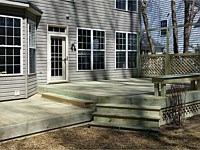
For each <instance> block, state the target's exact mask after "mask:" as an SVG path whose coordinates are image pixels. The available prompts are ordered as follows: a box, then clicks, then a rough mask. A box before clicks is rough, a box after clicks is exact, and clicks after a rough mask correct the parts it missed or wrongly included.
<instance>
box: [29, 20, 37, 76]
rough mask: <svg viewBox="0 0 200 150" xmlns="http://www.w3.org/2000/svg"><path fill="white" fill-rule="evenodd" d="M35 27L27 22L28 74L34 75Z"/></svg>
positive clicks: (30, 22)
mask: <svg viewBox="0 0 200 150" xmlns="http://www.w3.org/2000/svg"><path fill="white" fill-rule="evenodd" d="M35 51H36V25H35V23H33V22H32V21H29V74H32V73H36V54H35Z"/></svg>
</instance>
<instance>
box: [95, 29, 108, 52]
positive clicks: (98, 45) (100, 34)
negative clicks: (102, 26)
mask: <svg viewBox="0 0 200 150" xmlns="http://www.w3.org/2000/svg"><path fill="white" fill-rule="evenodd" d="M104 39H105V37H104V31H95V30H94V31H93V49H95V50H100V49H105V43H104V41H105V40H104Z"/></svg>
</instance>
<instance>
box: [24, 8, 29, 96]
mask: <svg viewBox="0 0 200 150" xmlns="http://www.w3.org/2000/svg"><path fill="white" fill-rule="evenodd" d="M24 20H25V30H24V31H25V34H24V36H25V38H24V39H25V44H24V46H25V49H24V50H25V98H28V30H27V28H28V22H27V21H28V20H27V15H26V11H25V19H24Z"/></svg>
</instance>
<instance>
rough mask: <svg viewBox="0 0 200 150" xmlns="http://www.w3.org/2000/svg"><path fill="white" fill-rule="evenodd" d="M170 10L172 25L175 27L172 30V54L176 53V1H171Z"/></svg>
mask: <svg viewBox="0 0 200 150" xmlns="http://www.w3.org/2000/svg"><path fill="white" fill-rule="evenodd" d="M171 9H172V24H173V26H175V28H173V40H174V53H175V54H177V53H178V28H176V27H177V20H176V0H172V1H171Z"/></svg>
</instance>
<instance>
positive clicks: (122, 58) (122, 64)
mask: <svg viewBox="0 0 200 150" xmlns="http://www.w3.org/2000/svg"><path fill="white" fill-rule="evenodd" d="M116 68H126V52H116Z"/></svg>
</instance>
